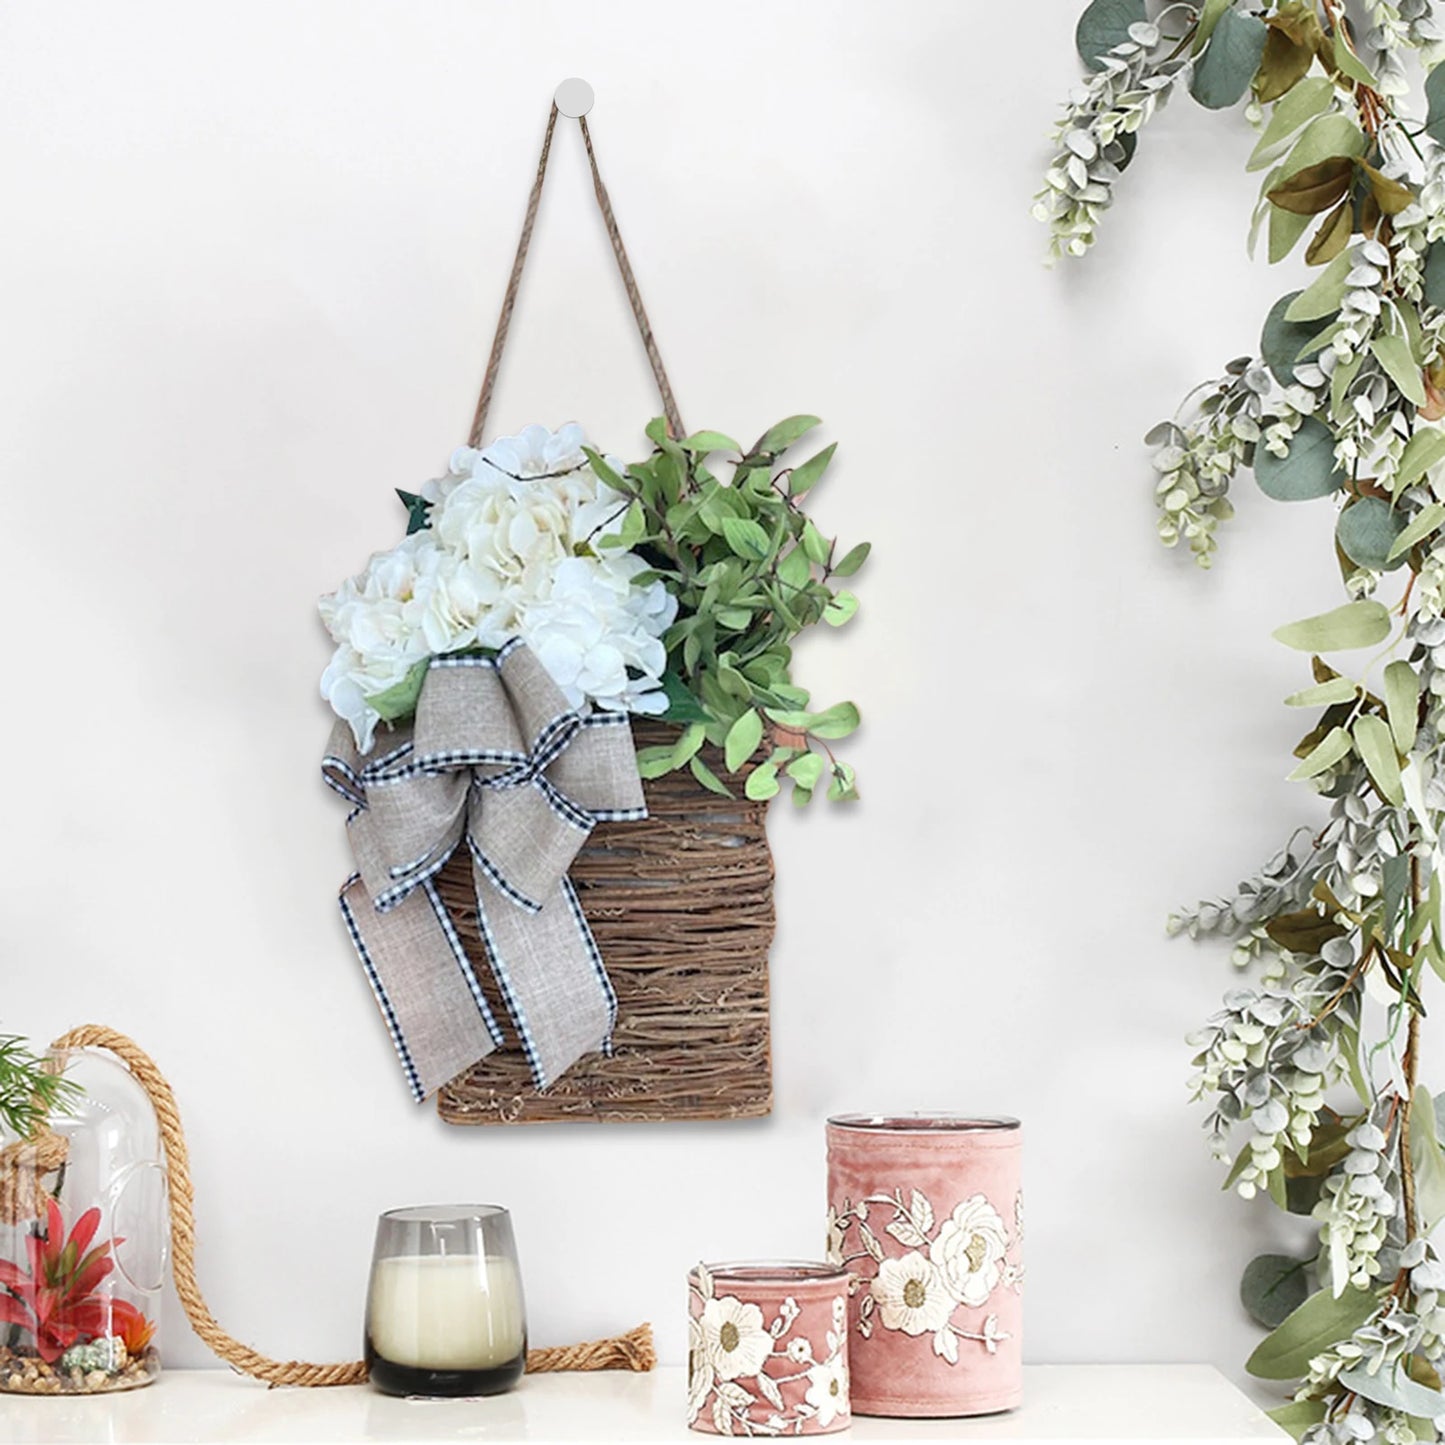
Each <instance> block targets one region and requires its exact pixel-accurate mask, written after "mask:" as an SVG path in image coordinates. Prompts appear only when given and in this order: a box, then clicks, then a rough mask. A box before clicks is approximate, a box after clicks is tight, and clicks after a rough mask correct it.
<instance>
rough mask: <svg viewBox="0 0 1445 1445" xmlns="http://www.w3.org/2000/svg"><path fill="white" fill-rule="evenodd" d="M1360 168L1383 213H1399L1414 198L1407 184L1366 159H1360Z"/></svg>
mask: <svg viewBox="0 0 1445 1445" xmlns="http://www.w3.org/2000/svg"><path fill="white" fill-rule="evenodd" d="M1360 169H1361V170H1362V171H1364V173H1365V174H1366V175H1367V176H1368V177H1369V179H1370V192H1371V194H1372V195H1373V196H1374V198H1375V204H1376V205H1377V206H1379V208H1380V210H1381V211H1382V212H1383V213H1384V214H1385V215H1387V216H1397V215H1399V214H1400V212H1401V211H1403V210H1404V209H1405V207H1406V206H1408V205H1409V204H1410V202H1411V201H1413V200H1414V199H1415V193H1414V192H1413V191H1412V190H1411V189H1410V188H1409V186H1407V185H1405V184H1403V183H1402V182H1400V181H1397V180H1394V179H1392V178H1391V177H1389V176H1387V175H1385V174H1384V172H1382V171H1380V170H1378V169H1377V168H1376V167H1375V166H1372V165H1371V164H1370V163H1369V162H1368V161H1361V162H1360Z"/></svg>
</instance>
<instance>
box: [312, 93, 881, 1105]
mask: <svg viewBox="0 0 1445 1445" xmlns="http://www.w3.org/2000/svg"><path fill="white" fill-rule="evenodd" d="M556 119H557V111H556V108H555V107H554V108H553V111H552V115H551V118H550V120H549V123H548V127H547V133H546V137H545V140H544V143H543V150H542V158H541V162H540V164H539V167H538V171H537V177H536V181H535V182H534V185H533V190H532V196H531V200H530V202H529V205H528V210H527V218H526V222H525V224H524V228H523V235H522V241H521V244H520V245H519V247H518V251H517V257H516V260H515V263H514V266H513V271H512V277H511V281H510V283H509V285H508V288H507V293H506V299H505V301H504V304H503V309H502V315H501V319H500V321H499V323H498V328H497V334H496V338H495V340H494V343H493V347H492V354H491V359H490V362H489V364H488V368H487V374H486V379H485V381H484V383H483V388H482V395H481V399H480V401H479V403H478V407H477V413H476V417H475V419H474V422H473V426H472V431H471V436H470V439H469V442H468V444H467V445H466V446H464V447H462V448H460V449H459V450H458V451H456V452H455V453H454V454H453V456H452V458H451V461H450V464H449V466H448V468H447V471H446V473H445V474H444V475H443V476H441V477H439V478H437V479H435V480H433V481H430V482H427V483H426V484H425V485H424V486H422V487H421V488H420V489H419V490H417V491H415V492H412V491H400V492H399V496H400V498H401V501H402V503H403V504H404V506H405V508H406V513H407V518H408V525H407V529H406V535H405V536H404V537H403V538H402V539H401V540H400V541H398V542H397V543H396V544H395V545H394V546H392V547H391V548H389V549H388V550H386V551H384V552H378V553H376V554H375V555H374V556H373V557H372V558H371V560H370V562H369V563H368V565H367V567H366V569H365V570H364V571H363V572H362V573H361V574H360V575H358V576H356V577H354V578H351V579H349V580H348V581H346V582H344V583H343V584H342V586H341V587H340V588H339V589H338V590H337V591H336V592H334V593H333V594H331V595H330V596H328V597H326V598H324V599H323V601H322V604H321V613H322V618H323V620H324V622H325V624H326V627H327V629H328V631H329V632H330V634H331V637H332V639H333V641H334V642H335V644H336V650H335V653H334V655H333V657H332V659H331V662H330V664H329V666H328V667H327V669H326V672H325V674H324V676H323V679H322V691H323V693H324V695H325V696H326V698H327V700H328V701H329V702H330V704H331V706H332V708H333V710H334V711H335V713H336V714H337V723H336V727H335V729H334V730H333V735H332V742H331V746H330V747H329V748H328V751H327V756H326V759H325V762H324V765H323V771H324V774H325V777H326V780H327V781H328V783H330V784H331V785H332V786H333V787H334V788H335V789H336V790H337V791H338V792H339V793H341V794H342V795H343V796H344V797H345V798H346V799H347V801H348V802H349V803H350V804H351V805H352V813H351V816H350V818H349V820H348V828H349V832H350V840H351V844H352V851H353V853H354V855H355V858H356V864H357V869H356V873H355V874H354V875H353V876H352V877H351V878H350V879H349V880H348V881H347V883H346V886H345V887H344V889H343V892H342V899H341V904H342V911H343V914H344V915H345V919H346V923H347V927H348V930H349V932H350V935H351V938H352V942H353V944H354V945H355V948H356V950H357V953H358V955H359V956H360V959H361V962H362V964H363V966H364V968H365V970H366V974H367V977H368V980H369V981H370V983H371V985H372V988H373V990H374V991H375V993H376V997H377V1001H378V1003H379V1005H380V1007H381V1011H382V1014H383V1016H384V1018H385V1020H386V1023H387V1026H388V1029H389V1030H390V1033H391V1037H392V1041H393V1043H394V1045H395V1047H396V1051H397V1054H398V1057H399V1059H400V1061H401V1064H402V1067H403V1071H404V1073H405V1076H406V1079H407V1082H408V1084H409V1086H410V1088H411V1090H412V1092H413V1094H414V1096H415V1097H416V1098H418V1099H422V1098H426V1097H428V1096H430V1095H432V1094H434V1093H436V1092H437V1091H438V1090H443V1089H444V1090H445V1092H444V1094H443V1099H442V1111H443V1114H444V1116H445V1117H447V1118H449V1119H452V1120H454V1121H455V1122H494V1121H497V1120H500V1119H515V1118H529V1119H532V1118H544V1117H574V1116H578V1115H581V1116H585V1117H596V1118H624V1117H627V1118H638V1117H659V1118H675V1117H680V1116H687V1117H715V1116H717V1115H719V1114H721V1115H730V1114H739V1113H756V1112H763V1111H765V1110H766V1108H767V1103H768V1099H769V1097H770V1094H769V1086H768V1050H767V989H766V963H767V950H768V943H769V941H770V939H771V935H772V892H771V876H772V870H771V859H770V857H769V855H768V851H767V841H766V836H765V834H764V832H763V828H762V811H763V808H764V807H765V805H766V803H767V801H768V800H769V799H770V798H772V797H774V796H775V795H777V794H778V793H779V792H780V791H781V789H782V788H783V787H784V786H785V785H787V786H789V787H790V788H791V791H792V796H793V800H794V802H795V803H799V804H805V803H807V802H808V801H809V800H810V799H811V798H812V796H813V795H814V793H815V792H822V793H824V794H825V795H826V796H827V797H829V798H831V799H833V800H836V801H847V800H851V799H853V798H855V797H856V796H857V794H856V790H855V780H854V773H853V769H852V767H851V766H850V765H849V764H848V763H847V762H845V761H844V760H843V759H842V758H840V757H838V756H837V755H836V754H835V752H834V751H833V744H834V743H835V742H836V741H837V740H838V739H840V738H844V737H846V736H848V735H849V734H850V733H851V732H852V731H853V730H854V729H855V728H856V727H857V725H858V711H857V709H856V708H855V707H854V705H853V704H852V703H851V702H842V703H837V704H835V705H833V706H830V707H826V708H817V707H815V706H814V705H813V703H812V700H811V698H810V695H809V693H808V692H807V691H806V690H805V689H804V688H802V687H800V686H799V685H798V684H797V682H795V680H794V676H793V653H792V645H793V641H794V639H795V638H796V637H797V635H798V634H799V633H801V632H803V631H805V630H806V629H808V628H810V627H812V626H814V625H815V624H817V623H818V622H824V623H827V624H829V625H831V626H841V625H842V624H844V623H846V622H847V621H848V620H849V619H850V618H851V617H852V616H853V615H854V613H855V611H856V610H857V606H858V603H857V599H856V597H855V596H854V595H853V593H852V592H850V591H848V590H847V589H846V588H845V587H843V586H841V585H840V583H841V582H842V581H843V580H844V579H847V578H849V577H851V576H852V574H853V573H855V572H856V571H857V570H858V569H859V568H860V567H861V566H862V565H863V562H864V561H865V559H866V558H867V555H868V550H869V548H868V544H867V543H862V544H860V545H858V546H856V547H853V548H851V549H844V548H840V547H839V546H838V545H837V544H836V543H835V542H834V541H832V540H831V539H829V538H827V537H825V536H824V534H823V533H822V532H821V531H820V530H819V529H818V527H817V526H816V525H815V524H814V523H813V522H812V521H811V520H810V519H809V517H808V515H807V513H806V511H805V510H804V507H805V499H806V498H807V496H808V494H809V493H810V492H811V490H812V488H813V487H814V486H816V485H817V483H818V482H819V481H820V480H821V478H822V477H823V474H824V472H825V471H826V469H827V467H828V465H829V463H830V461H831V460H832V456H833V451H834V448H833V446H831V445H830V446H826V447H823V448H822V449H821V450H818V451H816V452H814V453H813V454H812V455H810V456H806V457H804V458H802V459H798V460H795V452H794V448H796V447H797V445H798V444H799V443H800V442H802V441H803V440H804V438H806V437H807V436H808V435H809V433H811V432H812V431H813V430H814V429H815V428H816V427H817V426H818V425H819V422H818V418H816V417H811V416H794V417H789V418H788V419H786V420H785V421H783V422H780V423H779V424H778V425H776V426H774V427H771V428H769V429H768V430H767V431H766V432H764V433H763V435H762V436H761V437H759V438H758V440H757V441H756V442H754V443H753V444H752V445H750V446H742V445H740V444H739V443H738V442H736V441H734V440H733V439H732V438H731V437H728V436H726V435H724V434H723V433H721V432H717V431H697V432H692V433H687V432H686V431H685V430H684V428H683V426H682V423H681V419H680V417H679V416H678V413H677V407H676V403H675V401H674V399H673V392H672V387H671V385H670V383H669V381H668V379H667V376H666V373H665V372H664V370H663V368H662V362H661V358H660V356H659V354H658V351H657V346H656V342H655V340H654V338H653V336H652V331H651V327H650V325H649V323H648V320H647V316H646V313H645V311H644V310H643V307H642V302H641V299H640V296H639V295H638V292H637V286H636V282H635V279H634V278H633V275H632V270H631V266H630V264H629V263H628V260H627V256H626V252H625V250H624V249H623V246H622V241H621V237H620V235H619V233H618V231H617V226H616V221H615V218H614V217H613V214H612V209H611V204H610V201H609V199H608V197H607V193H606V190H605V188H604V187H603V185H602V182H601V178H600V176H599V175H598V172H597V166H596V158H595V154H594V152H593V150H592V143H591V137H590V133H589V132H588V130H587V122H586V120H585V119H583V120H581V121H579V124H580V126H581V129H582V133H583V137H584V139H585V141H586V144H587V153H588V158H589V161H590V162H591V164H592V171H593V180H594V187H595V190H596V193H597V198H598V201H599V205H600V207H601V210H602V214H603V218H604V221H605V223H606V226H607V230H608V234H609V237H610V238H611V241H612V246H613V251H614V254H615V255H616V257H617V260H618V263H619V267H620V269H621V271H622V276H623V281H624V284H625V286H626V289H627V292H628V296H629V299H630V300H631V302H632V306H633V312H634V315H635V317H636V319H637V323H638V328H639V331H640V333H641V335H642V338H643V341H644V345H645V348H646V350H647V354H648V357H649V360H650V362H651V364H652V367H653V372H654V375H655V378H656V380H657V383H658V389H659V393H660V395H661V397H662V400H663V408H664V413H665V414H664V415H663V416H661V417H658V418H656V419H655V420H653V421H652V422H651V423H650V424H649V425H648V426H647V427H646V429H645V432H646V436H647V439H648V441H649V442H650V444H651V450H650V452H649V453H648V454H647V455H646V456H644V457H643V458H642V459H641V460H639V461H636V462H632V463H628V462H625V461H623V460H622V459H621V458H619V457H617V456H614V455H610V454H603V453H602V452H600V451H598V450H597V449H595V448H594V447H592V446H590V445H589V444H588V442H587V439H586V437H585V435H584V433H583V431H582V428H581V427H580V426H577V425H575V424H569V425H566V426H563V427H561V428H560V429H559V430H557V431H555V432H553V431H550V430H548V429H547V428H546V427H543V426H532V427H528V428H526V429H525V430H524V431H522V432H521V433H520V434H518V435H517V436H510V437H500V438H494V439H492V440H490V441H487V440H485V438H486V417H487V411H488V406H489V402H490V398H491V394H492V390H493V387H494V384H495V380H496V374H497V368H498V365H499V362H500V358H501V352H502V347H503V344H504V342H505V339H506V334H507V330H508V326H509V324H510V318H511V311H512V306H513V303H514V301H515V298H516V293H517V287H518V284H519V282H520V278H521V273H522V267H523V264H524V262H525V258H526V253H527V246H528V242H529V240H530V236H531V230H532V225H533V222H534V221H535V217H536V212H537V205H538V202H539V199H540V194H541V189H542V182H543V178H544V175H545V170H546V163H547V157H548V154H549V152H550V147H551V141H552V135H553V130H554V127H555V124H556ZM633 718H640V719H645V720H646V722H645V724H644V730H643V731H642V733H641V734H640V740H641V743H642V745H641V746H640V747H636V748H635V747H634V742H633V734H632V727H631V720H632V719H633ZM679 771H682V772H684V774H685V777H686V779H687V782H686V785H685V786H684V787H681V788H679V785H678V783H677V781H676V780H673V781H671V782H668V783H667V784H666V785H665V786H664V783H663V780H664V779H666V778H667V777H668V775H671V774H675V773H678V772H679ZM679 797H681V800H682V805H681V806H679ZM708 800H711V801H708ZM719 800H720V801H719ZM654 808H657V809H659V813H658V816H657V817H655V818H652V819H650V820H649V813H650V810H652V809H654ZM634 834H635V837H636V841H635V842H634V841H631V840H632V839H633V837H634ZM669 859H671V860H673V861H672V862H671V864H670V866H669V864H668V860H669ZM641 860H646V861H645V862H643V861H641ZM574 863H575V865H576V866H575V868H574ZM739 870H741V872H740V871H739ZM744 874H746V875H748V876H759V875H761V877H762V879H763V885H764V886H763V887H762V889H761V890H760V891H759V892H758V893H756V894H754V895H749V894H748V893H747V892H746V890H744V891H743V892H741V893H739V894H738V895H737V896H734V897H730V896H729V889H728V888H727V887H725V886H724V887H719V884H720V883H722V884H726V883H727V882H728V881H729V880H731V881H732V882H734V883H736V882H738V881H740V879H741V877H742V876H743V875H744ZM594 922H595V923H596V924H597V929H596V931H594V928H593V926H592V924H593V923H594ZM720 941H721V942H722V943H723V944H725V945H726V946H724V947H719V946H718V944H719V942H720ZM709 949H712V953H711V955H710V954H709ZM739 968H741V974H742V976H741V977H739V976H735V975H736V973H737V970H738V969H739ZM659 1020H661V1021H663V1022H664V1023H665V1025H666V1026H665V1027H659V1026H658V1023H659ZM619 1050H620V1051H622V1052H623V1053H624V1054H625V1055H626V1057H625V1059H621V1060H618V1061H616V1062H615V1063H614V1064H612V1065H609V1064H607V1062H606V1060H607V1059H608V1058H610V1057H611V1056H612V1055H613V1054H614V1053H615V1052H617V1051H619ZM493 1055H495V1056H496V1057H495V1058H493ZM599 1056H600V1057H599ZM479 1060H485V1061H486V1062H484V1063H482V1064H478V1061H479ZM584 1060H585V1061H587V1062H585V1063H583V1062H582V1061H584ZM579 1066H580V1072H575V1071H576V1070H577V1069H578V1067H579ZM739 1077H740V1078H741V1083H739ZM447 1086H450V1087H447Z"/></svg>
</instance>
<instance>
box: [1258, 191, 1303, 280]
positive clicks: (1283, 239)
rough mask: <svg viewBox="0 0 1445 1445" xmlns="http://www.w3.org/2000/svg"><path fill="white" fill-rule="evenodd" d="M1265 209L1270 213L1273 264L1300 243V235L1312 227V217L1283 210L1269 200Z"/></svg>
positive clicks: (1270, 260)
mask: <svg viewBox="0 0 1445 1445" xmlns="http://www.w3.org/2000/svg"><path fill="white" fill-rule="evenodd" d="M1265 210H1266V211H1267V212H1268V213H1269V263H1270V265H1271V266H1273V265H1275V264H1277V263H1278V262H1280V261H1283V260H1284V258H1285V257H1286V256H1288V255H1289V253H1290V252H1291V251H1293V250H1294V248H1295V247H1296V246H1297V245H1298V244H1299V239H1300V237H1301V236H1303V235H1304V233H1305V232H1306V231H1308V230H1309V228H1310V220H1311V217H1309V216H1302V215H1299V214H1298V213H1296V212H1294V211H1286V210H1282V209H1281V208H1280V207H1279V206H1276V205H1273V204H1270V203H1268V202H1266V204H1265Z"/></svg>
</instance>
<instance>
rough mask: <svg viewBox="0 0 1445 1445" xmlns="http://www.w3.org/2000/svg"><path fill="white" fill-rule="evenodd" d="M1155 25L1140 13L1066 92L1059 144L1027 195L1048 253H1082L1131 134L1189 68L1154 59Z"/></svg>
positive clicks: (1157, 39) (1126, 156)
mask: <svg viewBox="0 0 1445 1445" xmlns="http://www.w3.org/2000/svg"><path fill="white" fill-rule="evenodd" d="M1159 42H1160V34H1159V27H1158V26H1157V25H1152V24H1149V23H1147V22H1144V21H1139V22H1136V23H1135V24H1133V25H1131V26H1130V27H1129V31H1128V38H1127V39H1126V40H1122V41H1120V43H1119V44H1118V45H1116V46H1114V48H1113V49H1112V50H1110V51H1108V52H1107V53H1106V54H1104V55H1101V56H1100V57H1099V60H1098V65H1099V68H1098V69H1097V70H1096V71H1095V72H1094V73H1093V74H1092V75H1090V76H1089V78H1088V79H1087V80H1086V81H1085V82H1084V84H1083V85H1081V86H1079V87H1078V88H1077V89H1076V90H1075V91H1074V93H1073V94H1072V95H1071V96H1070V97H1069V105H1068V108H1067V109H1066V110H1065V112H1064V117H1063V119H1062V120H1061V121H1060V122H1059V124H1058V126H1057V127H1056V128H1055V131H1054V138H1055V139H1056V140H1057V141H1058V142H1059V143H1060V144H1059V152H1058V154H1057V155H1056V156H1055V157H1054V160H1053V162H1052V164H1051V165H1050V166H1049V168H1048V170H1047V171H1046V172H1045V173H1044V188H1043V190H1041V191H1040V192H1039V193H1038V195H1037V196H1035V198H1034V207H1033V214H1034V217H1035V219H1037V220H1040V221H1043V222H1045V223H1046V224H1047V225H1048V226H1049V229H1050V232H1051V236H1050V241H1049V249H1050V254H1051V256H1052V257H1053V258H1054V259H1057V258H1059V257H1061V256H1082V255H1083V254H1084V252H1085V251H1087V250H1088V249H1089V247H1090V246H1091V245H1093V243H1094V237H1095V231H1096V230H1097V227H1098V224H1099V218H1100V216H1102V214H1103V213H1104V212H1105V211H1106V210H1108V208H1109V206H1110V205H1111V204H1112V203H1113V200H1114V186H1115V183H1116V182H1117V181H1118V179H1119V175H1120V172H1121V171H1122V169H1123V167H1124V166H1125V165H1127V164H1128V162H1129V156H1130V152H1131V150H1132V146H1133V136H1134V135H1135V133H1136V132H1137V131H1138V130H1139V128H1140V127H1141V126H1142V125H1144V123H1145V122H1146V121H1147V120H1148V119H1149V117H1150V116H1152V115H1153V114H1154V112H1155V111H1156V110H1158V109H1159V107H1160V106H1162V105H1163V104H1164V103H1165V102H1166V101H1167V100H1168V99H1169V94H1170V91H1171V90H1172V89H1173V87H1174V85H1175V84H1176V83H1177V82H1178V81H1179V80H1180V79H1182V78H1185V77H1187V76H1188V74H1189V68H1190V67H1189V61H1188V60H1187V59H1183V60H1166V61H1163V62H1156V61H1155V60H1154V59H1153V58H1152V57H1153V54H1154V51H1155V50H1156V49H1157V48H1158V46H1159Z"/></svg>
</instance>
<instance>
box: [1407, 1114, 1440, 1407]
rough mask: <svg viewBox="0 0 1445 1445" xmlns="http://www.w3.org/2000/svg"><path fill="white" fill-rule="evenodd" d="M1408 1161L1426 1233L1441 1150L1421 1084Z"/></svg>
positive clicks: (1436, 1201) (1431, 1224)
mask: <svg viewBox="0 0 1445 1445" xmlns="http://www.w3.org/2000/svg"><path fill="white" fill-rule="evenodd" d="M1410 1162H1411V1165H1412V1166H1413V1168H1414V1171H1415V1207H1416V1210H1417V1211H1418V1214H1419V1219H1420V1232H1421V1233H1422V1234H1427V1235H1428V1234H1429V1233H1430V1231H1431V1230H1433V1229H1434V1228H1435V1226H1436V1225H1437V1224H1438V1223H1439V1222H1440V1220H1441V1219H1442V1218H1445V1152H1442V1150H1441V1147H1440V1130H1439V1126H1438V1124H1437V1122H1436V1119H1435V1101H1434V1100H1433V1099H1432V1098H1431V1097H1430V1091H1429V1090H1428V1089H1427V1088H1425V1087H1424V1085H1417V1086H1416V1088H1415V1092H1414V1094H1413V1096H1412V1097H1411V1102H1410ZM1442 1409H1445V1406H1442ZM1412 1413H1413V1412H1412Z"/></svg>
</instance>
